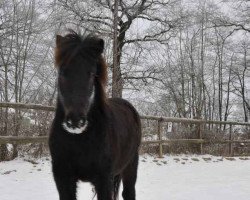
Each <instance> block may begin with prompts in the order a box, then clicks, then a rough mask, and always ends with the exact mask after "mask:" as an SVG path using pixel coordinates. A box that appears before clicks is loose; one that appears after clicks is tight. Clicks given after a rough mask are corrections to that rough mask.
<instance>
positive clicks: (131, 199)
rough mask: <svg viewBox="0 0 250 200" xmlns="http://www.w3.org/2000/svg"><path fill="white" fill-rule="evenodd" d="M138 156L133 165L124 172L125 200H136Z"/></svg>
mask: <svg viewBox="0 0 250 200" xmlns="http://www.w3.org/2000/svg"><path fill="white" fill-rule="evenodd" d="M138 159H139V156H138V154H136V155H135V157H134V159H133V160H132V161H131V163H130V164H129V165H128V166H127V167H126V168H125V169H124V171H123V172H122V183H123V191H122V197H123V199H124V200H135V199H136V194H135V183H136V179H137V168H138Z"/></svg>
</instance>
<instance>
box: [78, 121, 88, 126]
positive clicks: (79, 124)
mask: <svg viewBox="0 0 250 200" xmlns="http://www.w3.org/2000/svg"><path fill="white" fill-rule="evenodd" d="M85 123H86V120H85V119H81V120H80V121H79V123H78V126H79V127H81V126H84V125H85Z"/></svg>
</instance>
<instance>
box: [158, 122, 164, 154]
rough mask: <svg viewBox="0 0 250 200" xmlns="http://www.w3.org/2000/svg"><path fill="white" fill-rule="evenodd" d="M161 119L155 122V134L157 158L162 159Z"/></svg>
mask: <svg viewBox="0 0 250 200" xmlns="http://www.w3.org/2000/svg"><path fill="white" fill-rule="evenodd" d="M162 122H163V120H162V119H159V120H157V134H158V140H159V141H160V142H159V158H163V149H162Z"/></svg>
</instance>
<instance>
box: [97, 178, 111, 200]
mask: <svg viewBox="0 0 250 200" xmlns="http://www.w3.org/2000/svg"><path fill="white" fill-rule="evenodd" d="M112 183H113V180H112V178H110V176H102V177H99V178H98V180H97V181H96V182H95V183H94V185H95V190H96V193H97V199H98V200H112V199H113V198H112V194H113V193H112V186H113V184H112Z"/></svg>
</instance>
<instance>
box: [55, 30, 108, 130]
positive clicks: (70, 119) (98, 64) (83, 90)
mask: <svg viewBox="0 0 250 200" xmlns="http://www.w3.org/2000/svg"><path fill="white" fill-rule="evenodd" d="M103 49H104V41H103V40H102V39H100V38H97V37H95V36H87V37H85V38H83V37H81V36H80V35H78V34H77V33H75V32H73V31H71V32H70V33H69V34H67V35H66V36H64V37H63V36H60V35H57V37H56V49H55V63H56V66H57V68H58V96H59V101H60V103H61V105H62V106H63V109H64V120H63V122H62V125H63V127H64V129H65V130H66V131H68V132H69V133H74V134H80V133H82V132H84V131H85V130H86V129H87V127H88V113H89V111H90V109H91V106H92V105H93V104H94V102H95V99H96V93H97V91H96V90H97V88H96V87H97V85H98V84H99V85H100V84H102V83H105V81H106V80H105V79H106V68H105V67H106V65H105V62H104V59H103V57H102V55H101V54H102V52H103Z"/></svg>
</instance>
